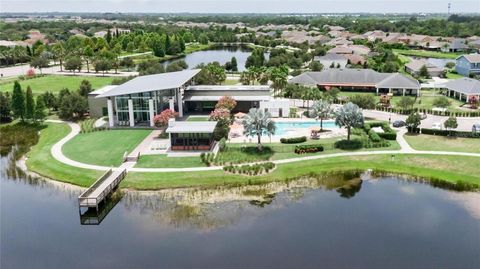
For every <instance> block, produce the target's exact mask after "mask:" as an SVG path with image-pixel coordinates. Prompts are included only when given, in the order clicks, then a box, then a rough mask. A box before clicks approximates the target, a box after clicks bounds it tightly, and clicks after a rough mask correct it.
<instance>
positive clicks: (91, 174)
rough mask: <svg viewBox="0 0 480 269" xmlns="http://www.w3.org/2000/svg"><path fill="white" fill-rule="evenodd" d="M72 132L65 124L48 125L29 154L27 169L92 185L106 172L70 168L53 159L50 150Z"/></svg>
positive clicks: (59, 178) (74, 182)
mask: <svg viewBox="0 0 480 269" xmlns="http://www.w3.org/2000/svg"><path fill="white" fill-rule="evenodd" d="M69 132H70V127H68V125H67V124H63V123H48V124H47V128H45V129H43V130H42V131H41V133H40V139H39V141H38V143H37V144H36V145H35V146H33V147H32V149H31V150H30V151H29V152H28V153H27V161H26V164H27V167H28V169H29V170H30V171H33V172H35V173H37V174H39V175H42V176H44V177H47V178H51V179H55V180H57V181H61V182H67V183H72V184H75V185H80V186H88V185H90V184H92V183H93V182H94V181H95V180H96V179H97V178H98V177H100V176H101V175H102V174H103V173H104V172H102V171H94V170H88V169H81V168H75V167H71V166H68V165H66V164H63V163H61V162H59V161H57V160H55V159H54V158H53V156H52V155H51V153H50V150H51V148H52V146H53V144H55V143H56V142H57V141H59V140H60V139H62V138H63V137H65V136H66V135H67V134H68V133H69Z"/></svg>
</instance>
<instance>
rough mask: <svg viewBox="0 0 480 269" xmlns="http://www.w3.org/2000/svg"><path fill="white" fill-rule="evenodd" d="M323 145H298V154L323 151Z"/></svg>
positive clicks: (296, 148) (296, 149) (296, 151)
mask: <svg viewBox="0 0 480 269" xmlns="http://www.w3.org/2000/svg"><path fill="white" fill-rule="evenodd" d="M323 149H324V148H323V145H320V144H311V145H298V146H296V147H295V153H296V154H305V153H315V152H321V151H323Z"/></svg>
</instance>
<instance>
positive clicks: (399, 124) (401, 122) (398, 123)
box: [393, 120, 407, 128]
mask: <svg viewBox="0 0 480 269" xmlns="http://www.w3.org/2000/svg"><path fill="white" fill-rule="evenodd" d="M405 125H407V124H406V123H405V122H404V121H403V120H396V121H394V122H393V127H396V128H398V127H403V126H405Z"/></svg>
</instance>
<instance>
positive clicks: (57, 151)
mask: <svg viewBox="0 0 480 269" xmlns="http://www.w3.org/2000/svg"><path fill="white" fill-rule="evenodd" d="M48 122H54V123H67V124H68V125H69V126H70V128H72V131H71V132H70V133H69V134H68V135H67V136H65V137H64V138H63V139H61V140H60V141H58V142H57V143H56V144H55V145H53V147H52V149H51V152H52V155H53V157H54V158H55V159H56V160H58V161H59V162H62V163H65V164H67V165H70V166H74V167H78V168H84V169H91V170H101V171H106V170H108V169H110V168H111V167H107V166H98V165H91V164H86V163H81V162H77V161H74V160H71V159H69V158H68V157H66V156H65V155H64V154H63V152H62V146H63V145H64V144H65V143H66V142H68V141H69V140H70V139H72V138H73V137H74V136H76V135H77V134H78V133H79V132H80V126H79V125H78V124H76V123H73V122H64V121H59V120H48ZM405 133H406V130H405V129H400V130H398V135H397V142H398V143H399V144H400V147H401V149H400V150H383V151H382V150H375V151H359V152H341V153H332V154H322V155H314V156H306V157H298V158H291V159H284V160H275V161H273V163H275V164H284V163H293V162H301V161H307V160H317V159H326V158H333V157H347V156H365V155H384V154H428V155H452V156H470V157H480V154H479V153H467V152H450V151H422V150H415V149H412V148H411V147H410V145H409V144H408V143H407V141H406V140H405V139H404V137H403V135H404V134H405ZM134 164H135V163H130V162H129V163H124V164H122V165H121V166H120V167H116V168H113V170H115V171H116V170H119V169H123V168H127V171H128V172H148V173H160V172H200V171H213V170H221V169H223V167H222V166H210V167H188V168H140V167H134Z"/></svg>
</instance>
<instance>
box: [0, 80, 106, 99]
mask: <svg viewBox="0 0 480 269" xmlns="http://www.w3.org/2000/svg"><path fill="white" fill-rule="evenodd" d="M84 79H86V80H88V81H90V83H91V84H92V88H93V89H99V88H101V87H103V86H105V85H109V84H111V83H112V79H113V78H111V77H93V76H57V75H45V76H43V77H37V78H32V79H27V80H21V81H19V82H20V85H22V89H23V90H24V91H25V90H26V89H27V86H30V88H32V92H33V94H35V95H36V94H41V93H44V92H46V91H51V92H53V93H57V92H59V91H60V90H61V89H63V88H68V89H69V90H70V91H76V90H77V89H78V87H79V86H80V82H81V81H82V80H84ZM0 91H1V92H6V91H8V92H12V91H13V81H10V82H8V83H5V84H0Z"/></svg>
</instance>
